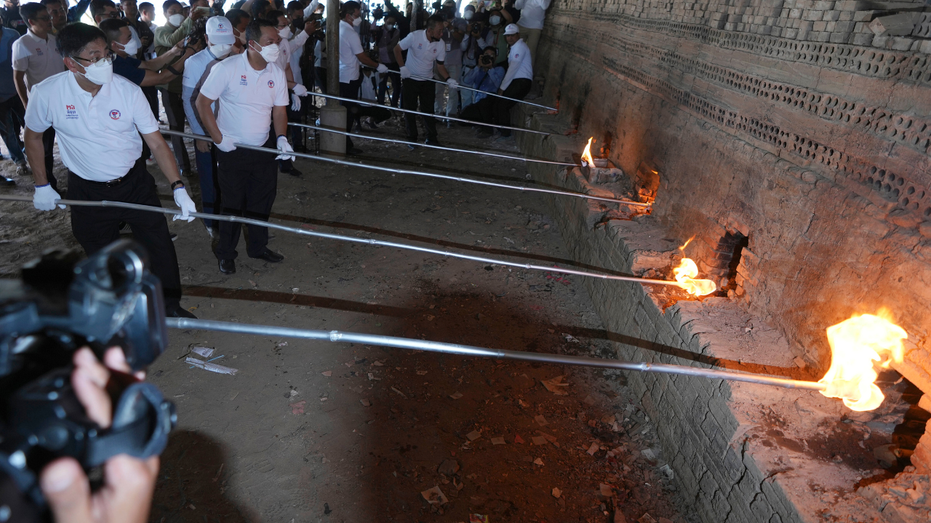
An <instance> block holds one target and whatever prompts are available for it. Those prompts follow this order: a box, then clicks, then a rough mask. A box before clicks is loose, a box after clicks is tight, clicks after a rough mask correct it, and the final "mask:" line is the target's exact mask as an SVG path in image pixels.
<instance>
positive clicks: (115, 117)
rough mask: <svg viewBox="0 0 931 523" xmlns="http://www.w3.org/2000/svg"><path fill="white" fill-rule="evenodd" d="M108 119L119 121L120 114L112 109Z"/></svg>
mask: <svg viewBox="0 0 931 523" xmlns="http://www.w3.org/2000/svg"><path fill="white" fill-rule="evenodd" d="M110 119H111V120H119V119H120V112H119V111H117V110H116V109H113V110H112V111H110Z"/></svg>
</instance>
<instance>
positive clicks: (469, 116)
mask: <svg viewBox="0 0 931 523" xmlns="http://www.w3.org/2000/svg"><path fill="white" fill-rule="evenodd" d="M494 100H495V99H494V98H493V97H491V96H486V97H485V98H482V99H481V100H479V101H477V102H475V103H473V104H469V105H468V106H466V108H465V109H463V110H462V113H460V114H459V117H460V118H462V119H463V120H470V121H473V122H478V123H491V115H492V111H493V110H494V103H495V102H494ZM492 129H493V128H492V127H489V128H488V130H489V131H491V130H492Z"/></svg>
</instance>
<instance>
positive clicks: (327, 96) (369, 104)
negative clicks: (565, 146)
mask: <svg viewBox="0 0 931 523" xmlns="http://www.w3.org/2000/svg"><path fill="white" fill-rule="evenodd" d="M309 94H310V96H319V97H320V98H324V99H327V100H337V101H340V102H350V103H354V104H359V105H365V106H367V107H381V108H382V109H388V110H390V111H399V112H402V113H410V114H419V115H420V116H428V117H430V118H439V119H442V120H452V121H454V122H463V123H467V124H469V125H483V126H485V127H494V128H496V129H509V130H511V131H518V132H522V133H530V134H542V135H545V136H549V135H551V134H553V133H548V132H546V131H537V130H535V129H524V128H523V127H511V126H509V125H498V124H491V123H482V122H474V121H472V120H466V119H463V118H455V117H452V116H439V115H435V114H433V113H422V112H420V111H414V110H412V109H401V108H400V107H390V106H386V105H384V104H380V103H377V102H369V101H367V100H353V99H352V98H343V97H342V96H336V95H332V94H323V93H316V92H311V93H309Z"/></svg>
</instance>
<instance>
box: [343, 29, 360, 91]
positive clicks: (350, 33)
mask: <svg viewBox="0 0 931 523" xmlns="http://www.w3.org/2000/svg"><path fill="white" fill-rule="evenodd" d="M362 51H364V49H362V40H361V39H360V38H359V33H357V32H356V31H355V29H354V28H353V27H352V24H349V23H346V21H345V20H341V21H340V22H339V83H341V84H348V83H349V82H352V81H355V80H358V79H359V67H360V66H361V64H362V63H361V62H359V57H358V56H356V55H358V54H359V53H361V52H362Z"/></svg>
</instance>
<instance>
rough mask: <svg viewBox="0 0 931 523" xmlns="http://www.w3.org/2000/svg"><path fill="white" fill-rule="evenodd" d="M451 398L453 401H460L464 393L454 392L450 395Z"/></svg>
mask: <svg viewBox="0 0 931 523" xmlns="http://www.w3.org/2000/svg"><path fill="white" fill-rule="evenodd" d="M449 397H450V398H452V399H454V400H457V399H459V398H461V397H462V393H461V392H459V391H456V392H453V393H452V394H450V395H449Z"/></svg>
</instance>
